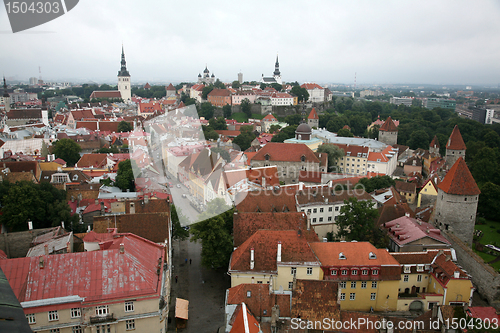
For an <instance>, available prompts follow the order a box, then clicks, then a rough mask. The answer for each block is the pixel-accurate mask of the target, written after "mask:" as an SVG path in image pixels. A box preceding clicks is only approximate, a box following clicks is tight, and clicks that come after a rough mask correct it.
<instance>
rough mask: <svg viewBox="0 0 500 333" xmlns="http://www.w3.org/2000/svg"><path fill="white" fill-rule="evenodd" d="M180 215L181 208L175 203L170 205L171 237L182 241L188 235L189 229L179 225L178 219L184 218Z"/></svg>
mask: <svg viewBox="0 0 500 333" xmlns="http://www.w3.org/2000/svg"><path fill="white" fill-rule="evenodd" d="M181 216H182V211H181V209H180V208H177V207H175V205H171V206H170V219H171V220H172V238H173V239H178V240H181V241H183V240H185V239H187V238H188V237H189V231H188V230H186V229H184V228H183V227H182V226H181V222H180V220H181V219H182V220H185V219H184V218H181Z"/></svg>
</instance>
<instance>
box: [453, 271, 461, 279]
mask: <svg viewBox="0 0 500 333" xmlns="http://www.w3.org/2000/svg"><path fill="white" fill-rule="evenodd" d="M453 277H454V278H455V279H458V278H460V272H459V271H455V272H453Z"/></svg>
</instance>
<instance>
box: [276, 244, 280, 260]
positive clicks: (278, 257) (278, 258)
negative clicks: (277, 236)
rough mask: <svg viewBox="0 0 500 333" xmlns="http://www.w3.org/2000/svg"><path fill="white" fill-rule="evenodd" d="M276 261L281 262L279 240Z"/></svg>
mask: <svg viewBox="0 0 500 333" xmlns="http://www.w3.org/2000/svg"><path fill="white" fill-rule="evenodd" d="M276 261H277V262H281V241H280V242H278V256H277V258H276Z"/></svg>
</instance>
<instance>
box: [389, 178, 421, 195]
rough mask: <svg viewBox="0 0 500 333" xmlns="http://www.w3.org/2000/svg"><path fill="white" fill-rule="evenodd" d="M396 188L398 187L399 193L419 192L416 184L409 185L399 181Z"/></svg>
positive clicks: (395, 184)
mask: <svg viewBox="0 0 500 333" xmlns="http://www.w3.org/2000/svg"><path fill="white" fill-rule="evenodd" d="M394 187H396V190H397V191H398V192H404V193H415V192H416V191H417V185H416V184H415V183H407V182H404V181H399V180H396V182H395V183H394Z"/></svg>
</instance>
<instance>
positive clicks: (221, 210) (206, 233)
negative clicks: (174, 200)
mask: <svg viewBox="0 0 500 333" xmlns="http://www.w3.org/2000/svg"><path fill="white" fill-rule="evenodd" d="M205 217H206V219H205V220H203V221H201V222H198V223H195V224H193V225H192V226H191V230H190V231H191V241H192V242H193V241H197V240H201V246H202V250H201V264H202V265H203V266H205V267H207V268H220V267H227V265H228V264H229V259H230V257H231V253H232V251H233V237H232V231H233V230H232V228H233V226H232V225H233V210H232V209H230V207H228V206H227V205H226V204H225V202H224V200H222V199H220V198H218V199H214V200H212V201H210V202H209V203H208V204H207V209H206V210H205V212H203V213H202V214H200V219H204V218H205Z"/></svg>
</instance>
